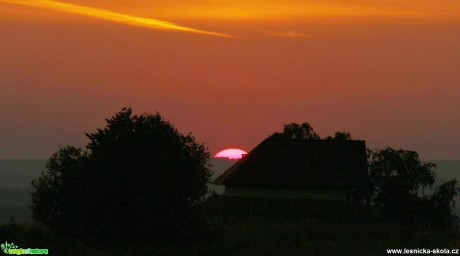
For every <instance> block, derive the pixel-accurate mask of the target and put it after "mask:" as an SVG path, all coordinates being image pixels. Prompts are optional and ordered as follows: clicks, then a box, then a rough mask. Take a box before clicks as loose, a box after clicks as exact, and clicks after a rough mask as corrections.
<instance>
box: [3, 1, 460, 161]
mask: <svg viewBox="0 0 460 256" xmlns="http://www.w3.org/2000/svg"><path fill="white" fill-rule="evenodd" d="M123 107H132V108H133V110H134V112H136V113H143V112H152V113H154V112H157V111H158V112H159V113H160V114H161V115H162V116H164V117H165V118H166V119H167V120H170V121H171V122H172V123H173V124H175V125H176V127H177V128H178V129H179V130H180V131H181V132H182V133H188V132H191V133H192V134H193V135H194V136H195V137H196V139H197V141H199V142H203V143H205V145H206V146H208V147H209V150H210V152H211V153H213V154H215V153H217V152H218V151H220V150H222V149H224V148H241V149H244V150H247V151H249V150H251V149H252V148H253V147H254V146H256V145H257V144H258V143H260V142H261V141H262V140H263V139H264V138H266V137H267V136H268V135H270V134H272V133H273V132H276V131H281V129H282V126H283V124H286V123H290V122H297V123H301V122H309V123H310V124H311V125H312V126H313V127H314V129H315V131H316V132H317V133H318V134H319V135H320V136H321V137H326V136H328V135H332V134H333V133H334V132H336V131H339V130H347V131H349V132H351V134H352V135H353V137H354V138H357V139H363V140H366V143H367V146H368V147H370V148H384V147H387V146H391V147H394V148H404V149H411V150H416V151H418V152H419V153H420V156H421V158H422V159H425V160H434V159H460V2H459V1H458V0H422V1H420V0H418V1H415V0H379V1H363V0H350V1H339V0H325V1H313V0H302V1H301V0H285V1H275V0H264V1H262V0H254V1H243V0H232V1H229V0H212V1H211V0H187V1H186V0H168V1H166V0H157V1H151V0H130V1H128V0H65V1H50V0H0V159H8V158H48V157H49V155H50V154H52V153H53V152H55V151H57V150H58V148H59V145H67V144H72V145H77V146H83V145H85V144H86V143H87V139H86V137H85V136H84V133H85V132H92V131H95V130H96V128H102V127H103V126H104V125H105V122H104V119H105V118H109V117H110V116H112V115H113V114H114V113H115V112H117V111H119V110H121V109H122V108H123Z"/></svg>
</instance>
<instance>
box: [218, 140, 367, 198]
mask: <svg viewBox="0 0 460 256" xmlns="http://www.w3.org/2000/svg"><path fill="white" fill-rule="evenodd" d="M213 183H214V184H216V185H223V186H225V187H224V190H223V191H224V194H225V195H226V196H244V197H286V198H308V199H319V200H341V201H348V200H350V199H351V197H352V195H356V194H358V192H359V191H362V189H363V188H365V187H366V185H367V184H368V172H367V157H366V145H365V142H364V141H358V140H343V141H340V140H302V139H287V138H274V137H269V138H267V139H266V140H264V141H263V142H262V143H260V144H259V145H258V146H257V147H255V148H254V149H253V150H252V151H251V152H249V153H248V155H247V156H245V157H243V158H242V159H241V160H239V161H238V162H236V163H235V164H234V165H233V166H231V167H230V168H229V169H228V170H227V171H225V172H224V173H223V174H222V175H221V176H219V177H217V178H216V179H215V180H214V182H213Z"/></svg>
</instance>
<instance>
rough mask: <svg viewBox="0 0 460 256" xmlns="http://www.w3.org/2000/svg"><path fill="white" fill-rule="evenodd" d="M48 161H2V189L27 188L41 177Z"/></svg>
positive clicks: (0, 177)
mask: <svg viewBox="0 0 460 256" xmlns="http://www.w3.org/2000/svg"><path fill="white" fill-rule="evenodd" d="M46 161H47V160H44V159H39V160H25V159H22V160H0V188H5V187H6V188H27V187H30V182H31V181H32V180H33V179H36V178H38V177H39V176H40V174H41V172H42V171H43V170H44V169H45V165H46Z"/></svg>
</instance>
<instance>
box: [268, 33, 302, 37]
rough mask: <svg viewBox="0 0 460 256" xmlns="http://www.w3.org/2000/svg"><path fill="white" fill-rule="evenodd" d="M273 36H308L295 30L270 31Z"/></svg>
mask: <svg viewBox="0 0 460 256" xmlns="http://www.w3.org/2000/svg"><path fill="white" fill-rule="evenodd" d="M270 34H271V35H273V36H278V37H288V38H305V37H308V35H305V34H302V33H297V32H272V33H270Z"/></svg>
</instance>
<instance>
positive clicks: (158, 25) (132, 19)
mask: <svg viewBox="0 0 460 256" xmlns="http://www.w3.org/2000/svg"><path fill="white" fill-rule="evenodd" d="M0 2H3V3H9V4H16V5H23V6H29V7H36V8H42V9H49V10H55V11H61V12H67V13H73V14H79V15H85V16H89V17H93V18H97V19H102V20H108V21H112V22H118V23H123V24H127V25H131V26H138V27H145V28H150V29H158V30H172V31H183V32H190V33H197V34H205V35H212V36H220V37H232V36H231V35H227V34H223V33H218V32H213V31H207V30H201V29H196V28H191V27H187V26H181V25H178V24H175V23H172V22H168V21H164V20H157V19H150V18H144V17H138V16H133V15H127V14H123V13H118V12H113V11H109V10H104V9H98V8H94V7H89V6H82V5H75V4H70V3H64V2H58V1H51V0H0Z"/></svg>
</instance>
